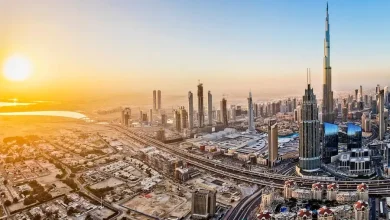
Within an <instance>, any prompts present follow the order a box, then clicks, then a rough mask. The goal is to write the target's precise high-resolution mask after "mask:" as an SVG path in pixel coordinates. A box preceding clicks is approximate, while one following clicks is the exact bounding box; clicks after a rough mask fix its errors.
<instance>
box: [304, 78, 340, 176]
mask: <svg viewBox="0 0 390 220" xmlns="http://www.w3.org/2000/svg"><path fill="white" fill-rule="evenodd" d="M332 112H333V111H332ZM320 158H321V156H320V121H319V120H318V107H317V99H316V96H315V95H314V93H313V89H312V88H311V86H310V84H308V85H307V89H306V90H305V95H304V96H303V101H302V120H301V122H300V124H299V167H300V168H301V169H302V170H303V171H306V172H313V171H317V170H319V169H320V166H321V161H320V160H321V159H320Z"/></svg>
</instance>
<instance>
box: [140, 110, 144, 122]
mask: <svg viewBox="0 0 390 220" xmlns="http://www.w3.org/2000/svg"><path fill="white" fill-rule="evenodd" d="M143 115H144V114H143V112H142V111H139V120H140V121H141V122H142V120H143Z"/></svg>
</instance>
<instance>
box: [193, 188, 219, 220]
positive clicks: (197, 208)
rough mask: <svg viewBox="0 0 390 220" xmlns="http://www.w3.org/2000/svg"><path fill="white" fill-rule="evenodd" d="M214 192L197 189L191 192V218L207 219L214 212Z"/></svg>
mask: <svg viewBox="0 0 390 220" xmlns="http://www.w3.org/2000/svg"><path fill="white" fill-rule="evenodd" d="M216 201H217V199H216V191H214V190H205V189H197V190H195V191H193V192H192V199H191V215H192V216H191V217H192V218H193V219H209V218H210V217H212V216H214V214H215V212H216Z"/></svg>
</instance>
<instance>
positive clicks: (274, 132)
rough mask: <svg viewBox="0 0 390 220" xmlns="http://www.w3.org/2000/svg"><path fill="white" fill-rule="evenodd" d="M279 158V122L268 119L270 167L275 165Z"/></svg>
mask: <svg viewBox="0 0 390 220" xmlns="http://www.w3.org/2000/svg"><path fill="white" fill-rule="evenodd" d="M277 159H278V124H277V123H276V120H269V121H268V167H273V166H274V164H275V162H276V160H277Z"/></svg>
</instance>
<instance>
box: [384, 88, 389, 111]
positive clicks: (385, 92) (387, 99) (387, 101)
mask: <svg viewBox="0 0 390 220" xmlns="http://www.w3.org/2000/svg"><path fill="white" fill-rule="evenodd" d="M383 91H384V96H385V106H386V107H388V106H389V102H390V100H389V97H390V96H389V87H388V86H385V87H383Z"/></svg>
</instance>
